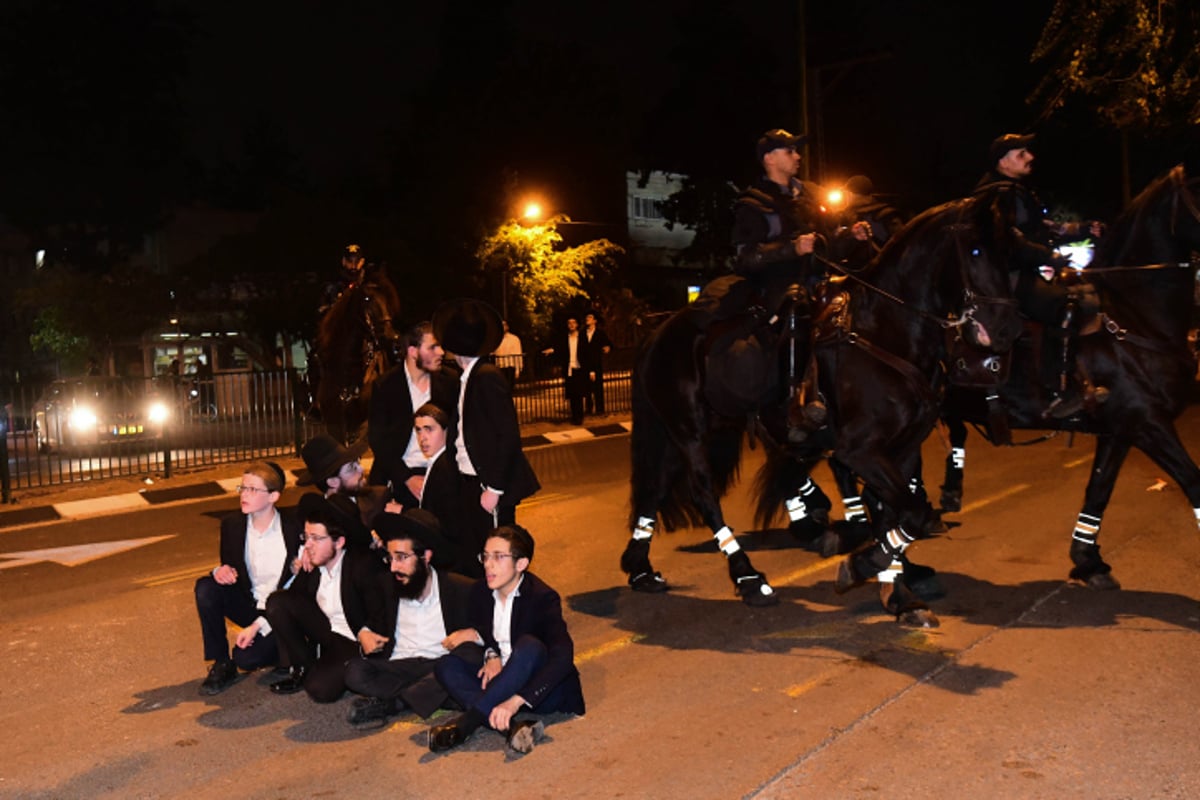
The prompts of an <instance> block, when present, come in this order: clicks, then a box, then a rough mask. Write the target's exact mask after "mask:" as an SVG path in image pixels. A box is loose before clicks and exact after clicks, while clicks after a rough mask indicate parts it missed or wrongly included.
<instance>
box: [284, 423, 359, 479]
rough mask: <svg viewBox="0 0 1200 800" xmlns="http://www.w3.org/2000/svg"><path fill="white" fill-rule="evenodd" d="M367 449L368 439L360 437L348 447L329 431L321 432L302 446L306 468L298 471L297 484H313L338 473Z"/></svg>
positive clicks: (301, 450) (301, 453) (302, 456)
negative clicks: (343, 466)
mask: <svg viewBox="0 0 1200 800" xmlns="http://www.w3.org/2000/svg"><path fill="white" fill-rule="evenodd" d="M366 449H367V440H366V439H359V440H358V441H357V442H355V443H354V444H352V445H350V446H349V447H346V446H345V445H344V444H342V443H341V442H339V441H338V440H337V439H334V438H333V437H332V436H330V435H329V434H327V433H320V434H317V435H316V436H314V437H313V438H311V439H309V440H308V441H307V442H305V443H304V447H301V448H300V458H302V459H304V466H305V469H302V470H300V471H299V472H297V473H296V485H297V486H312V485H313V484H316V483H320V482H321V481H324V480H326V479H328V478H332V477H333V476H334V475H337V473H338V470H339V469H341V468H342V465H344V464H349V463H350V462H351V461H357V460H358V458H359V456H361V455H362V454H363V453H364V452H366Z"/></svg>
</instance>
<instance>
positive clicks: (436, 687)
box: [346, 508, 482, 727]
mask: <svg viewBox="0 0 1200 800" xmlns="http://www.w3.org/2000/svg"><path fill="white" fill-rule="evenodd" d="M378 532H379V534H380V535H381V536H382V537H383V538H384V540H385V542H386V547H387V559H386V560H387V563H388V564H389V567H390V569H391V575H392V578H393V580H392V581H390V585H389V588H390V590H391V591H390V592H389V593H388V599H387V605H386V609H387V614H386V616H385V617H384V619H383V620H380V621H379V622H378V623H377V624H376V625H375V626H373V627H374V629H375V630H379V631H380V633H374V631H373V630H365V631H363V632H360V634H359V643H360V644H361V646H362V655H363V657H362V658H356V659H351V660H350V662H349V663H348V664H347V665H346V686H347V688H349V689H350V691H352V692H358V693H359V694H361V695H364V697H363V698H362V699H360V700H357V701H355V703H354V706H353V708H351V710H350V715H349V721H350V724H352V725H355V726H359V727H367V726H378V725H383V724H384V723H385V722H386V721H387V718H388V717H390V716H392V715H394V714H398V713H400V712H401V711H403V710H404V709H406V708H411V709H412V710H413V711H415V712H416V713H417V714H419V715H420V716H422V717H428V716H429V715H431V714H432V713H433V712H434V711H437V709H438V708H439V707H441V705H442V704H443V703H444V702H445V701H446V698H447V696H448V695H447V694H446V690H445V689H444V688H443V687H442V685H441V684H440V683H438V681H437V678H435V677H434V674H433V669H434V665H435V664H437V662H438V659H441V658H444V657H445V656H446V655H447V654H448V653H449V652H451V651H453V650H456V649H458V648H465V649H466V651H471V650H473V651H475V652H474V653H473V654H471V655H470V656H468V657H472V658H476V659H478V658H479V657H480V656H481V655H482V648H481V647H480V646H479V645H478V644H476V643H475V632H474V631H472V630H466V629H467V628H468V620H467V600H468V597H469V596H470V592H471V586H472V585H473V584H474V581H472V580H471V579H469V578H466V577H464V576H462V575H455V574H453V573H448V572H443V571H441V570H439V569H436V568H435V567H434V564H439V565H444V563H445V557H444V556H442V557H440V558H439V554H443V553H445V554H448V553H449V549H448V548H449V543H448V542H447V541H446V540H445V538H444V537H443V536H442V531H441V525H440V524H439V523H438V519H437V517H435V516H434V515H433V514H431V513H429V512H428V511H425V510H422V509H419V508H411V509H405V510H404V513H402V514H399V515H393V514H389V515H387V516H386V517H385V518H384V519H383V520H381V521H380V525H379V528H378ZM464 652H465V651H464Z"/></svg>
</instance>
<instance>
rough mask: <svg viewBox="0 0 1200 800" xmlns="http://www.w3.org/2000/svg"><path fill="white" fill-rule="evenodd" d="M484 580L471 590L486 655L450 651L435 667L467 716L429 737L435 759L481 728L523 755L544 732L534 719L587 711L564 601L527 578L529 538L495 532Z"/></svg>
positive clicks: (474, 622)
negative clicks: (528, 714) (503, 737)
mask: <svg viewBox="0 0 1200 800" xmlns="http://www.w3.org/2000/svg"><path fill="white" fill-rule="evenodd" d="M479 560H480V562H481V563H482V564H483V568H484V574H485V578H484V580H482V581H478V582H477V583H476V584H475V586H474V587H473V588H472V590H471V602H470V619H471V627H472V628H473V631H472V633H473V634H474V635H475V637H476V639H475V641H476V642H477V643H478V644H481V645H483V646H484V647H485V648H486V649H485V650H484V652H483V654H482V655H480V654H479V653H478V651H466V650H463V649H462V648H460V649H457V650H455V651H454V652H452V653H451V654H450V655H449V656H447V657H446V658H444V659H442V660H441V661H439V662H438V664H437V667H436V673H437V677H438V680H439V681H441V682H442V685H444V686H445V687H446V689H447V690H448V691H449V692H450V696H451V697H453V698H454V699H455V700H456V701H457V702H458V703H459V705H461V706H462V707H463V708H465V709H467V710H466V713H464V714H462V715H461V716H459V717H456V718H455V719H453V720H451V721H450V722H448V723H445V724H442V725H435V726H434V727H433V728H432V729H431V730H430V731H429V749H430V750H432V751H433V752H435V753H439V752H442V751H444V750H449V749H451V748H454V747H457V746H458V745H460V744H462V743H463V742H465V741H466V740H467V738H468V737H469V736H471V734H472V733H474V732H475V731H476V730H477V729H479V728H480V727H482V726H484V725H488V726H489V727H491V728H493V729H494V730H497V731H501V732H504V733H506V734H507V742H508V746H509V748H511V749H512V750H514V751H516V752H518V753H528V752H529V751H530V750H532V749H533V746H534V744H535V743H536V741H537V740H538V738H539V737H540V736H541V734H542V729H543V726H542V721H541V720H540V719H528V718H525V719H515V717H514V715H516V714H517V713H518V712H520V711H521V710H522V709H525V708H528V709H530V710H531V711H532V712H533V713H535V714H551V713H554V712H565V713H570V714H582V713H583V712H584V704H583V688H582V687H581V686H580V683H579V670H577V669H576V668H575V643H574V641H573V640H572V639H571V634H570V632H569V631H568V630H567V623H566V621H565V620H564V619H563V615H562V598H561V597H559V594H558V592H556V591H554V590H553V589H551V588H550V587H549V586H547V585H546V583H545V582H543V581H542V580H541V579H540V578H538V577H537V576H536V575H534V574H533V573H531V572H528V571H527V570H528V569H529V562H530V561H532V560H533V537H532V536H531V535H530V534H529V531H527V530H525V529H524V528H522V527H521V526H520V525H504V526H502V527H499V528H496V529H495V530H494V531H492V534H491V536H489V537H488V539H487V541H486V543H485V544H484V550H483V552H482V553H480V554H479Z"/></svg>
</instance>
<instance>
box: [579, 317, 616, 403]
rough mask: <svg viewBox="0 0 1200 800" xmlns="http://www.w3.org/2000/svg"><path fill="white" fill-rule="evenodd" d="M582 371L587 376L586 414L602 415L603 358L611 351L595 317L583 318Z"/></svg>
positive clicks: (610, 346) (609, 341)
mask: <svg viewBox="0 0 1200 800" xmlns="http://www.w3.org/2000/svg"><path fill="white" fill-rule="evenodd" d="M583 339H584V345H583V358H582V360H581V361H582V364H583V371H584V373H585V374H586V375H587V380H588V389H587V395H586V400H587V413H589V414H598V415H600V416H603V415H604V357H605V356H606V355H608V354H609V352H611V351H612V340H611V339H609V338H608V334H607V333H605V332H604V329H603V328H601V327H599V325H597V319H596V315H595V314H593V313H591V312H589V313H587V314H585V315H584V317H583Z"/></svg>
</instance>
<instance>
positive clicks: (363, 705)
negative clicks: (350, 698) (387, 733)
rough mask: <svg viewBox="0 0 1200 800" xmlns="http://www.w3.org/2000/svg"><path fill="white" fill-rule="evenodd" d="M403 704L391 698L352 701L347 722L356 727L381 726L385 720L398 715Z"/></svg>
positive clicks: (364, 698)
mask: <svg viewBox="0 0 1200 800" xmlns="http://www.w3.org/2000/svg"><path fill="white" fill-rule="evenodd" d="M403 707H404V704H403V703H402V702H400V701H399V700H396V699H393V698H383V697H363V698H360V699H358V700H355V701H354V706H353V707H352V708H351V709H350V714H349V715H348V716H347V717H346V719H347V721H348V722H349V723H350V724H351V725H354V726H356V727H375V726H382V725H383V724H384V723H386V722H387V718H388V717H390V716H392V715H393V714H397V713H399V712H400V711H401V710H402V709H403Z"/></svg>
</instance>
